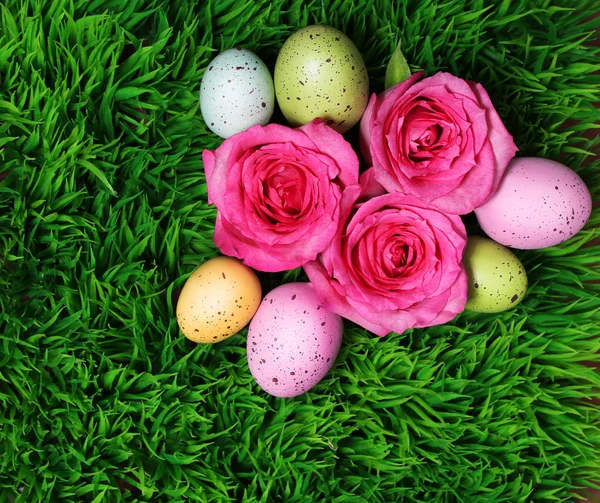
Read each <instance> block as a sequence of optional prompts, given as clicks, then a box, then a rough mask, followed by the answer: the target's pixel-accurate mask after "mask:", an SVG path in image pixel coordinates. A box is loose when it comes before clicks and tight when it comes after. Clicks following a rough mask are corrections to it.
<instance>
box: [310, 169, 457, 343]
mask: <svg viewBox="0 0 600 503" xmlns="http://www.w3.org/2000/svg"><path fill="white" fill-rule="evenodd" d="M372 175H373V172H372V170H369V171H367V172H366V173H365V174H364V175H363V176H362V177H361V186H362V187H361V186H357V185H355V186H352V187H348V188H347V189H346V190H345V191H344V195H343V198H342V206H341V214H342V222H341V224H340V227H339V229H338V233H337V235H336V237H335V239H334V241H333V242H332V243H331V245H330V246H328V247H327V248H326V249H325V250H324V251H323V253H322V254H321V255H319V258H318V259H317V260H315V261H312V262H309V263H308V264H306V265H305V266H304V270H305V271H306V274H307V275H308V277H309V279H310V281H311V283H312V284H313V285H314V287H315V290H316V292H317V294H318V295H319V297H320V299H321V300H322V302H323V305H324V307H325V308H326V309H328V310H330V311H332V312H334V313H337V314H339V315H341V316H343V317H345V318H348V319H349V320H351V321H353V322H355V323H357V324H358V325H360V326H362V327H364V328H366V329H368V330H370V331H371V332H373V333H375V334H377V335H380V336H384V335H386V334H387V333H389V332H392V331H393V332H398V333H402V332H403V331H404V330H406V329H408V328H413V327H414V328H421V327H429V326H432V325H439V324H442V323H445V322H447V321H450V320H451V319H452V318H454V317H455V316H456V315H457V314H458V313H460V312H462V311H463V309H464V307H465V303H466V301H467V277H466V274H465V271H464V268H463V266H462V255H463V249H464V247H465V245H466V239H467V236H466V232H465V228H464V225H463V223H462V221H461V219H460V217H459V216H457V215H449V214H446V213H443V212H441V211H439V210H438V209H436V208H434V207H432V206H429V205H427V204H426V203H424V202H422V201H421V200H419V199H417V198H416V197H414V196H412V195H406V194H400V193H398V192H393V193H390V194H383V190H379V191H378V190H377V189H376V187H375V185H374V184H373V182H374V180H373V178H372ZM361 191H362V192H361ZM376 194H381V195H376ZM370 196H374V197H372V198H371V199H369V197H370ZM363 200H365V202H361V201H363Z"/></svg>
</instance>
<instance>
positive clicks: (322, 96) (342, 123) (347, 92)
mask: <svg viewBox="0 0 600 503" xmlns="http://www.w3.org/2000/svg"><path fill="white" fill-rule="evenodd" d="M275 93H276V95H277V102H278V103H279V106H280V108H281V111H282V112H283V114H284V115H285V118H286V119H287V120H288V121H289V122H290V124H292V125H293V126H300V125H303V124H307V123H308V122H310V121H312V120H313V119H315V118H321V119H322V120H323V122H325V123H326V124H328V125H329V126H331V127H332V128H333V129H335V130H336V131H339V132H340V133H344V132H346V131H348V130H349V129H350V128H351V127H352V126H354V125H355V124H356V123H357V122H358V121H359V120H360V118H361V117H362V114H363V112H364V110H365V108H366V106H367V101H368V93H369V77H368V75H367V68H366V66H365V63H364V61H363V59H362V56H361V54H360V52H359V51H358V49H357V48H356V46H355V45H354V44H353V43H352V41H351V40H350V39H349V38H348V37H347V36H346V35H344V34H343V33H342V32H340V31H338V30H336V29H334V28H331V27H329V26H307V27H306V28H302V29H301V30H298V31H297V32H296V33H294V34H293V35H292V36H291V37H290V38H288V39H287V40H286V42H285V44H283V47H282V48H281V51H280V53H279V56H278V58H277V63H276V64H275Z"/></svg>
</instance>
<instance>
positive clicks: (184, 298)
mask: <svg viewBox="0 0 600 503" xmlns="http://www.w3.org/2000/svg"><path fill="white" fill-rule="evenodd" d="M261 296H262V290H261V287H260V281H259V280H258V278H257V277H256V274H255V273H254V271H253V270H252V269H250V268H249V267H247V266H245V265H244V264H242V263H241V262H240V261H239V260H237V259H234V258H231V257H216V258H213V259H210V260H207V261H206V262H204V264H202V265H201V266H199V267H198V268H196V270H195V271H194V272H193V273H192V274H191V276H190V277H189V278H188V280H187V281H186V283H185V285H184V286H183V290H182V291H181V294H180V295H179V300H178V301H177V323H178V324H179V328H180V329H181V331H182V332H183V335H185V336H186V337H187V338H188V339H190V340H192V341H194V342H200V343H204V344H212V343H215V342H220V341H222V340H223V339H227V337H230V336H232V335H233V334H235V333H237V332H239V331H240V330H241V329H242V328H244V327H245V326H246V325H247V324H248V323H249V322H250V320H251V319H252V316H254V313H255V312H256V310H257V309H258V306H259V305H260V299H261Z"/></svg>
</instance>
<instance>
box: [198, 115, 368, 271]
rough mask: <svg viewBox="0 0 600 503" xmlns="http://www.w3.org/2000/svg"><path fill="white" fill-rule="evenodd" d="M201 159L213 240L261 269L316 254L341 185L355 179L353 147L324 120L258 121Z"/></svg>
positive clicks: (330, 228)
mask: <svg viewBox="0 0 600 503" xmlns="http://www.w3.org/2000/svg"><path fill="white" fill-rule="evenodd" d="M202 159H203V161H204V170H205V172H206V181H207V186H208V196H209V200H210V202H211V203H214V204H215V206H216V207H217V209H218V213H217V221H216V225H215V233H214V241H215V244H216V245H217V246H218V247H219V248H220V249H221V252H222V253H224V254H225V255H230V256H233V257H237V258H240V259H242V260H243V261H244V263H245V264H247V265H248V266H250V267H252V268H254V269H257V270H259V271H267V272H277V271H285V270H288V269H294V268H296V267H300V266H301V265H303V264H305V263H306V262H308V261H310V260H314V259H315V258H316V256H317V254H318V253H320V252H321V251H322V250H323V249H325V247H327V246H328V245H329V244H330V243H331V240H332V239H333V237H334V235H335V233H336V232H337V228H338V223H339V215H340V213H339V205H340V201H341V197H342V190H343V189H344V188H345V187H346V186H348V185H352V184H356V183H357V182H358V158H357V156H356V154H355V152H354V150H352V147H351V146H350V144H349V143H348V142H346V140H344V138H343V136H342V135H341V134H339V133H337V132H335V131H334V130H333V129H331V128H330V127H328V126H326V125H325V124H323V123H322V122H321V121H320V120H317V121H313V122H312V123H309V124H306V125H305V126H302V127H301V128H298V129H291V128H289V127H285V126H280V125H278V124H270V125H268V126H264V127H263V126H254V127H251V128H250V129H248V130H247V131H244V132H242V133H239V134H236V135H234V136H232V137H231V138H228V139H227V140H225V141H224V142H223V143H222V144H221V146H220V147H219V148H217V149H216V150H215V151H211V150H205V151H204V152H203V154H202Z"/></svg>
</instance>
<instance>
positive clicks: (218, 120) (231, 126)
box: [200, 48, 275, 138]
mask: <svg viewBox="0 0 600 503" xmlns="http://www.w3.org/2000/svg"><path fill="white" fill-rule="evenodd" d="M274 107H275V94H274V90H273V79H272V78H271V74H270V73H269V69H268V68H267V66H266V65H265V64H264V63H263V62H262V60H261V59H260V58H259V57H258V56H257V55H256V54H254V53H253V52H251V51H249V50H247V49H239V48H238V49H229V50H227V51H225V52H222V53H221V54H219V55H218V56H217V57H216V58H215V59H213V60H212V61H211V62H210V63H209V65H208V68H206V70H205V72H204V76H203V77H202V83H201V85H200V111H201V113H202V117H203V118H204V121H205V122H206V125H207V126H208V127H209V129H210V130H211V131H212V132H213V133H215V134H217V135H219V136H221V137H222V138H229V137H230V136H233V135H234V134H236V133H240V132H242V131H245V130H246V129H248V128H249V127H252V126H256V125H257V124H260V125H262V126H265V125H267V124H268V123H269V120H271V115H273V109H274Z"/></svg>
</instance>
